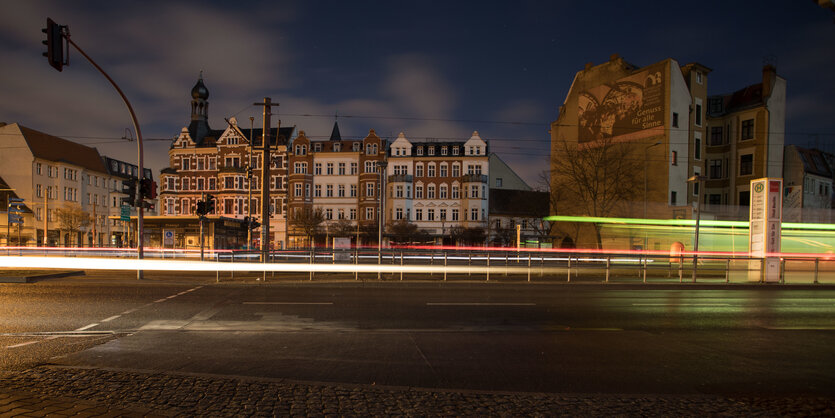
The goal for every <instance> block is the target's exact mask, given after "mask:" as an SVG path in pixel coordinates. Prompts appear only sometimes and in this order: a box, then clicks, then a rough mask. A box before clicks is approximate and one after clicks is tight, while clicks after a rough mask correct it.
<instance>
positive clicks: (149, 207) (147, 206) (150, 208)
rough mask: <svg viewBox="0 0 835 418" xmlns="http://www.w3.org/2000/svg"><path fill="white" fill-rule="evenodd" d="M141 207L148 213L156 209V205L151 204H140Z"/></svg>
mask: <svg viewBox="0 0 835 418" xmlns="http://www.w3.org/2000/svg"><path fill="white" fill-rule="evenodd" d="M142 207H143V208H145V209H148V210H150V211H153V210H154V208H155V207H156V205H154V204H153V203H151V202H142Z"/></svg>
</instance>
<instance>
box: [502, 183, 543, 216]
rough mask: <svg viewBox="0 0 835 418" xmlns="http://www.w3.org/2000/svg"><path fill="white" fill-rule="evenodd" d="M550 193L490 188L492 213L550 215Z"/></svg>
mask: <svg viewBox="0 0 835 418" xmlns="http://www.w3.org/2000/svg"><path fill="white" fill-rule="evenodd" d="M548 210H549V193H548V192H537V191H532V190H508V189H490V215H510V216H524V217H537V218H539V217H545V216H548Z"/></svg>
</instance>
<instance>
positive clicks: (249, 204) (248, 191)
mask: <svg viewBox="0 0 835 418" xmlns="http://www.w3.org/2000/svg"><path fill="white" fill-rule="evenodd" d="M254 122H255V118H254V117H252V116H250V117H249V147H248V148H249V150H248V151H249V156H248V157H247V158H248V161H247V169H246V181H247V183H246V211H247V214H246V216H247V219H248V220H249V221H248V222H247V224H246V250H247V251H252V169H253V168H252V126H253V123H254Z"/></svg>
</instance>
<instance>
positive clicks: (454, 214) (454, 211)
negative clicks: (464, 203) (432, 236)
mask: <svg viewBox="0 0 835 418" xmlns="http://www.w3.org/2000/svg"><path fill="white" fill-rule="evenodd" d="M452 220H453V221H457V220H458V209H453V210H452Z"/></svg>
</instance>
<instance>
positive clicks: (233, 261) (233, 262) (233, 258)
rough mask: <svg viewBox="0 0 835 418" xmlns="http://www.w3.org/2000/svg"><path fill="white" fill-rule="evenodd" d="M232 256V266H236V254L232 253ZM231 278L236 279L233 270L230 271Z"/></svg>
mask: <svg viewBox="0 0 835 418" xmlns="http://www.w3.org/2000/svg"><path fill="white" fill-rule="evenodd" d="M230 254H232V264H235V253H234V252H230ZM229 277H231V278H233V279H234V278H235V270H234V269H232V268H230V269H229Z"/></svg>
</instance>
